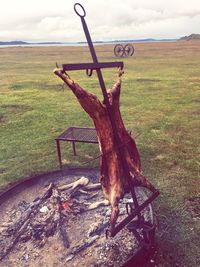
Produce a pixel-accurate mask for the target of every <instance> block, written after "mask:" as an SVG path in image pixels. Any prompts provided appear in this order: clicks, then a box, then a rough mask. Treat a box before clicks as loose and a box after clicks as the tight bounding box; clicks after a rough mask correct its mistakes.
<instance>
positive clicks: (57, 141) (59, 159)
mask: <svg viewBox="0 0 200 267" xmlns="http://www.w3.org/2000/svg"><path fill="white" fill-rule="evenodd" d="M56 147H57V154H58V161H59V165H60V169H61V168H62V160H61V151H60V140H56Z"/></svg>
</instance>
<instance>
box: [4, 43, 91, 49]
mask: <svg viewBox="0 0 200 267" xmlns="http://www.w3.org/2000/svg"><path fill="white" fill-rule="evenodd" d="M86 45H88V44H87V43H67V44H20V45H19V44H16V45H0V48H3V47H4V48H5V47H37V46H39V47H45V46H86Z"/></svg>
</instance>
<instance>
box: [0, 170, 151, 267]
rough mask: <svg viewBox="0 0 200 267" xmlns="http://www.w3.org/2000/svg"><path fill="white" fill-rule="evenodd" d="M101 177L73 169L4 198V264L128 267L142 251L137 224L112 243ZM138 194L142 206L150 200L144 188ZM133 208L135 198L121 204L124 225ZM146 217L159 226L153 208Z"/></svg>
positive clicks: (0, 245) (0, 253)
mask: <svg viewBox="0 0 200 267" xmlns="http://www.w3.org/2000/svg"><path fill="white" fill-rule="evenodd" d="M98 176H99V171H98V170H94V169H71V170H70V169H68V170H65V171H57V172H54V173H50V174H45V175H40V176H37V177H33V178H31V179H28V180H25V181H23V182H21V183H19V184H17V185H15V186H13V187H12V188H11V189H9V190H7V191H6V192H4V193H2V194H1V195H0V203H1V204H0V215H1V216H0V259H1V260H0V263H1V264H0V265H1V266H22V267H23V266H24V267H25V266H30V267H31V266H33V267H35V266H48V267H50V266H57V267H59V266H70V267H72V266H85V267H89V266H91V267H92V266H93V267H94V266H96V267H98V266H99V267H100V266H102V267H107V266H115V267H121V266H125V264H126V263H127V262H128V261H129V260H130V259H132V258H133V257H134V256H135V255H137V253H138V252H139V251H140V250H141V243H140V242H139V241H138V240H139V239H140V238H139V239H138V237H137V238H136V237H135V233H133V231H132V227H131V225H132V224H134V221H135V219H134V220H133V221H132V222H131V223H130V224H129V225H128V227H124V228H123V229H122V230H121V231H120V232H119V233H118V234H117V235H116V236H115V237H114V238H106V235H105V233H106V229H107V228H108V226H109V218H110V214H111V209H110V206H109V205H108V203H107V202H106V201H105V200H104V196H103V193H102V191H101V189H100V187H99V185H98ZM77 181H81V182H83V183H85V184H84V185H83V186H81V185H80V184H79V183H77ZM70 184H71V185H70ZM94 185H95V186H94ZM136 195H137V198H138V202H139V204H141V203H143V202H144V201H145V200H146V199H147V195H146V194H145V192H144V190H143V189H142V188H136ZM127 203H131V197H130V196H129V195H127V196H125V198H124V199H123V200H122V201H121V203H120V216H119V219H118V221H121V220H122V219H124V218H125V217H126V216H127V210H126V207H127V205H129V204H127ZM142 215H143V217H144V219H145V221H146V222H148V223H149V224H150V225H153V223H154V222H153V212H152V207H151V205H150V204H149V205H148V206H147V207H146V208H145V209H144V210H143V211H142ZM138 235H139V236H140V232H138ZM133 260H134V258H133Z"/></svg>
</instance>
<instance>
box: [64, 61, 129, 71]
mask: <svg viewBox="0 0 200 267" xmlns="http://www.w3.org/2000/svg"><path fill="white" fill-rule="evenodd" d="M123 66H124V63H123V61H115V62H100V63H78V64H63V65H62V67H63V70H64V71H65V70H68V71H69V70H86V69H92V70H95V69H102V68H114V67H116V68H119V67H120V68H123Z"/></svg>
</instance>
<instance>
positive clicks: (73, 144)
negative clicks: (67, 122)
mask: <svg viewBox="0 0 200 267" xmlns="http://www.w3.org/2000/svg"><path fill="white" fill-rule="evenodd" d="M72 147H73V152H74V156H76V146H75V142H74V141H72Z"/></svg>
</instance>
